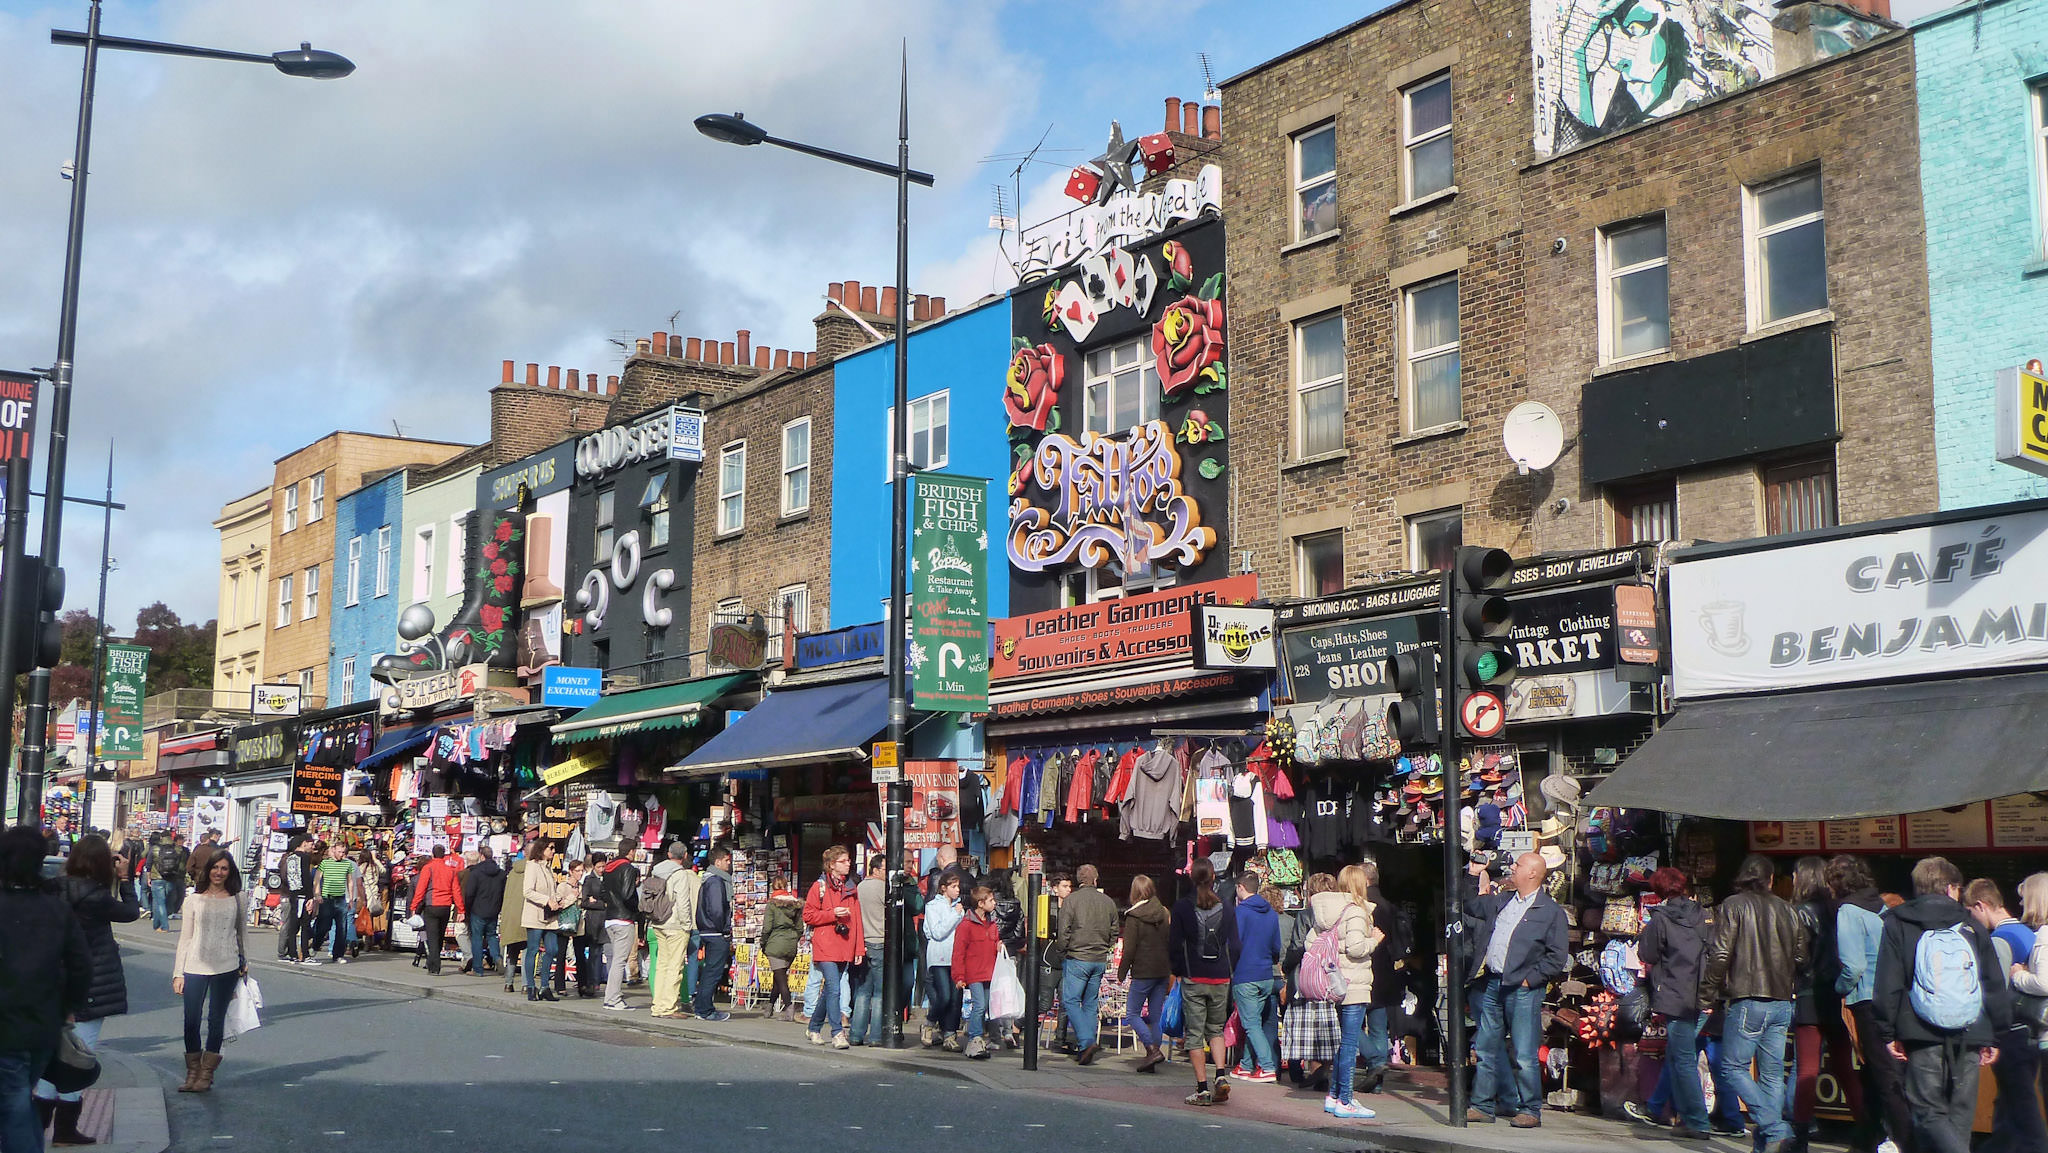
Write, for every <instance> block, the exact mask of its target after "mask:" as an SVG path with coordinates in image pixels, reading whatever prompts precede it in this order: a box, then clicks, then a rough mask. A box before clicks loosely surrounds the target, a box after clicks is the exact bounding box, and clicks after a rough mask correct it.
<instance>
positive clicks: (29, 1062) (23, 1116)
mask: <svg viewBox="0 0 2048 1153" xmlns="http://www.w3.org/2000/svg"><path fill="white" fill-rule="evenodd" d="M49 1063H50V1051H49V1050H47V1049H36V1050H25V1049H0V1153H43V1122H42V1119H41V1118H39V1117H37V1116H36V1110H35V1105H34V1104H32V1103H31V1102H30V1100H29V1097H30V1092H29V1091H30V1090H31V1089H33V1088H34V1087H35V1083H36V1078H37V1076H38V1075H40V1074H41V1073H42V1071H43V1066H45V1065H48V1064H49Z"/></svg>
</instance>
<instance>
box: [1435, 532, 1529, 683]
mask: <svg viewBox="0 0 2048 1153" xmlns="http://www.w3.org/2000/svg"><path fill="white" fill-rule="evenodd" d="M1514 573H1515V558H1514V557H1512V556H1509V555H1508V554H1507V552H1506V551H1505V550H1503V549H1497V548H1480V547H1478V546H1466V547H1462V548H1460V549H1459V550H1458V557H1457V564H1456V568H1455V569H1454V571H1453V579H1454V580H1455V581H1456V586H1457V587H1456V589H1455V591H1454V594H1453V595H1454V597H1455V599H1454V600H1453V602H1452V603H1453V604H1454V605H1455V607H1456V617H1457V620H1456V633H1457V635H1456V636H1454V637H1453V638H1452V640H1451V653H1452V660H1453V662H1454V664H1453V666H1452V667H1453V668H1455V669H1456V671H1457V680H1458V684H1457V687H1458V689H1459V690H1460V691H1461V694H1462V693H1464V692H1470V691H1472V690H1474V689H1489V690H1499V689H1501V688H1503V687H1504V686H1506V685H1507V683H1508V682H1510V681H1512V680H1514V679H1515V672H1516V663H1515V650H1514V646H1513V645H1510V644H1508V643H1507V637H1508V634H1509V633H1511V632H1513V631H1514V627H1515V606H1514V605H1513V603H1511V602H1510V601H1509V600H1508V598H1506V597H1504V596H1501V595H1500V591H1501V590H1503V589H1505V588H1507V587H1508V580H1509V578H1511V577H1513V576H1514Z"/></svg>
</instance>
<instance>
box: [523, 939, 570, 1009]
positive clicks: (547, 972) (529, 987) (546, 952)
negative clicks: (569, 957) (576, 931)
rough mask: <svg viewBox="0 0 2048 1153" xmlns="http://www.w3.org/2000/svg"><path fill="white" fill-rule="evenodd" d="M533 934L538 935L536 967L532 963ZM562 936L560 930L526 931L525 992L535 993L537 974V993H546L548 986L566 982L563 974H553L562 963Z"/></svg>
mask: <svg viewBox="0 0 2048 1153" xmlns="http://www.w3.org/2000/svg"><path fill="white" fill-rule="evenodd" d="M534 933H539V934H540V957H539V961H540V963H539V964H538V965H536V964H535V963H534V960H535V958H534V947H533V934H534ZM564 936H565V934H564V933H563V932H562V931H561V930H560V929H533V930H529V931H528V934H527V938H526V942H527V944H526V991H527V992H529V993H531V992H534V991H535V989H534V975H535V974H539V976H540V988H539V991H540V992H542V993H545V992H547V991H548V986H549V985H550V984H555V985H560V984H562V983H564V982H565V981H566V980H567V976H566V975H565V974H562V973H557V972H555V968H556V966H558V965H560V964H561V963H562V938H563V937H564Z"/></svg>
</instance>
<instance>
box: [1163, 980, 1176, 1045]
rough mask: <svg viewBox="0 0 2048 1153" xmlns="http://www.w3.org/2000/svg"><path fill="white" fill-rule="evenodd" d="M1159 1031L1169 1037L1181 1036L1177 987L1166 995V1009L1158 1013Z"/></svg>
mask: <svg viewBox="0 0 2048 1153" xmlns="http://www.w3.org/2000/svg"><path fill="white" fill-rule="evenodd" d="M1159 1031H1160V1032H1161V1033H1164V1034H1166V1035H1167V1036H1169V1037H1178V1036H1180V1035H1181V1023H1180V986H1179V985H1175V986H1174V987H1173V988H1172V990H1170V991H1169V992H1168V993H1167V994H1166V1007H1165V1008H1163V1009H1161V1010H1160V1011H1159Z"/></svg>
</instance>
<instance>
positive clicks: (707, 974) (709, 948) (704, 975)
mask: <svg viewBox="0 0 2048 1153" xmlns="http://www.w3.org/2000/svg"><path fill="white" fill-rule="evenodd" d="M697 939H698V940H699V941H701V942H702V943H703V945H704V960H703V961H701V962H699V967H698V970H697V988H696V989H695V990H694V991H693V992H691V994H690V1011H691V1012H693V1013H695V1014H697V1015H698V1016H699V1017H709V1016H710V1015H711V1014H713V1013H715V1012H717V1011H718V1004H717V997H718V983H719V982H720V981H722V980H724V979H725V971H726V970H727V969H729V968H731V967H732V938H731V937H728V936H726V935H725V934H723V933H700V934H698V935H697ZM734 993H735V995H737V993H738V987H737V986H735V987H734Z"/></svg>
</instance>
